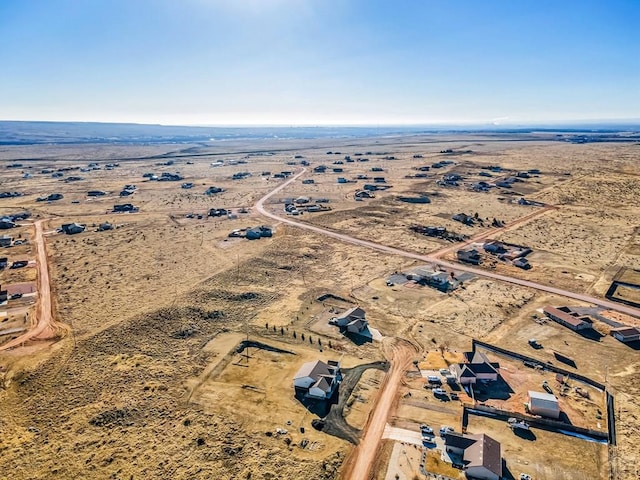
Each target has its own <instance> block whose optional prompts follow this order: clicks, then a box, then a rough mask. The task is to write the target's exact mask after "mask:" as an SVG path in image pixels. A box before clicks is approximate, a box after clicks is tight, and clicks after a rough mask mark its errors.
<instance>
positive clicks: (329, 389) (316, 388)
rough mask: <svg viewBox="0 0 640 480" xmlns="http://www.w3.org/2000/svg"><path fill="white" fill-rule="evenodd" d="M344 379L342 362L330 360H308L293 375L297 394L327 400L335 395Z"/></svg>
mask: <svg viewBox="0 0 640 480" xmlns="http://www.w3.org/2000/svg"><path fill="white" fill-rule="evenodd" d="M341 381H342V375H341V373H340V363H339V362H336V361H332V360H329V362H328V363H325V362H323V361H321V360H316V361H315V362H307V363H305V364H304V365H302V367H300V369H299V370H298V372H297V373H296V374H295V375H294V377H293V387H294V389H295V392H296V395H300V396H302V397H303V398H310V399H315V400H327V399H329V398H331V397H332V396H333V393H334V392H335V391H336V389H337V388H338V385H339V384H340V382H341Z"/></svg>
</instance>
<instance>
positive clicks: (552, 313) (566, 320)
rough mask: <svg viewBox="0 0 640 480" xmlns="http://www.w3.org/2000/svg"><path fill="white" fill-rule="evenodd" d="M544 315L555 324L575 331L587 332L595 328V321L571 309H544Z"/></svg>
mask: <svg viewBox="0 0 640 480" xmlns="http://www.w3.org/2000/svg"><path fill="white" fill-rule="evenodd" d="M542 311H543V312H544V314H545V315H546V316H547V317H549V318H550V319H551V320H553V321H554V322H557V323H559V324H560V325H563V326H565V327H567V328H569V329H571V330H573V331H576V332H578V331H580V330H587V329H590V328H593V320H591V319H590V318H589V317H587V316H586V315H583V316H581V315H579V314H578V313H576V312H573V311H572V310H571V309H570V308H569V307H558V308H556V307H544V308H543V309H542Z"/></svg>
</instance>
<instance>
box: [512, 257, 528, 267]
mask: <svg viewBox="0 0 640 480" xmlns="http://www.w3.org/2000/svg"><path fill="white" fill-rule="evenodd" d="M513 266H514V267H518V268H522V269H523V270H529V269H530V268H531V264H530V263H529V260H527V259H526V258H522V257H520V258H516V259H515V260H514V261H513Z"/></svg>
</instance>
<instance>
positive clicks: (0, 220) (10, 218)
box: [0, 212, 31, 230]
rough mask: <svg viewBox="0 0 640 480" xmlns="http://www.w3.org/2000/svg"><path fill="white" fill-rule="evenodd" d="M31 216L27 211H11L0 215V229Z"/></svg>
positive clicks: (5, 228) (6, 228)
mask: <svg viewBox="0 0 640 480" xmlns="http://www.w3.org/2000/svg"><path fill="white" fill-rule="evenodd" d="M30 216H31V213H29V212H22V213H12V214H9V215H3V216H1V217H0V230H8V229H10V228H15V227H17V226H18V223H17V222H19V221H20V220H25V219H27V218H29V217H30Z"/></svg>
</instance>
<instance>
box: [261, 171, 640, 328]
mask: <svg viewBox="0 0 640 480" xmlns="http://www.w3.org/2000/svg"><path fill="white" fill-rule="evenodd" d="M305 172H306V168H303V169H302V171H300V172H299V173H298V174H296V175H294V176H293V177H291V178H290V179H289V180H287V181H286V182H284V183H282V184H281V185H279V186H278V187H277V188H275V189H274V190H272V191H271V192H270V193H268V194H267V195H265V196H264V197H262V198H261V199H260V200H258V202H257V203H256V210H257V211H258V212H259V213H261V214H262V215H264V216H266V217H269V218H272V219H274V220H277V221H279V222H281V223H284V224H287V225H292V226H294V227H298V228H302V229H304V230H308V231H311V232H314V233H318V234H320V235H325V236H328V237H331V238H335V239H336V240H340V241H342V242H347V243H351V244H353V245H359V246H362V247H366V248H371V249H373V250H377V251H379V252H384V253H389V254H391V255H398V256H401V257H405V258H411V259H413V260H419V261H422V262H425V263H431V264H433V265H439V266H441V267H445V268H450V269H454V270H456V271H461V272H469V273H473V274H474V275H477V276H479V277H485V278H491V279H493V280H498V281H501V282H506V283H511V284H514V285H520V286H522V287H528V288H533V289H535V290H540V291H542V292H547V293H553V294H555V295H561V296H564V297H568V298H573V299H574V300H579V301H581V302H587V303H592V304H594V305H598V306H600V307H605V308H608V309H610V310H615V311H617V312H622V313H626V314H628V315H633V316H635V317H640V309H638V308H633V307H629V306H626V305H621V304H619V303H616V302H610V301H608V300H604V299H600V298H597V297H591V296H589V295H585V294H582V293H574V292H570V291H568V290H563V289H561V288H556V287H552V286H550V285H543V284H540V283H536V282H530V281H529V280H523V279H520V278H515V277H509V276H508V275H501V274H499V273H495V272H490V271H487V270H483V269H481V268H475V267H471V266H469V265H463V264H461V263H455V262H448V261H445V260H440V259H439V258H436V257H435V256H433V255H420V254H417V253H413V252H407V251H404V250H401V249H399V248H395V247H389V246H387V245H381V244H379V243H375V242H371V241H368V240H362V239H359V238H355V237H351V236H349V235H346V234H344V233H338V232H334V231H332V230H329V229H326V228H322V227H316V226H315V225H309V224H306V223H303V222H300V221H298V220H294V219H292V218H289V217H285V216H281V215H278V214H275V213H272V212H270V211H269V210H267V209H266V208H265V206H264V202H265V201H266V200H268V199H269V198H271V197H272V196H273V195H275V194H276V193H278V192H279V191H281V190H282V189H284V188H285V187H286V186H287V185H289V184H290V183H292V182H294V181H295V180H297V179H298V178H300V177H301V176H302V175H303V174H304V173H305Z"/></svg>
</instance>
